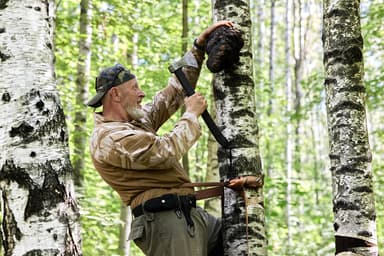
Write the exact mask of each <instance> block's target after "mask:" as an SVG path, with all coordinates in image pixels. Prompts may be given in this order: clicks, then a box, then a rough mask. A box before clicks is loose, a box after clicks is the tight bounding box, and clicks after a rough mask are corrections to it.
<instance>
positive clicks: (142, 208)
mask: <svg viewBox="0 0 384 256" xmlns="http://www.w3.org/2000/svg"><path fill="white" fill-rule="evenodd" d="M192 208H196V197H195V196H194V195H187V196H179V195H176V194H166V195H163V196H160V197H156V198H152V199H149V200H148V201H145V202H144V203H143V204H141V205H139V206H136V207H135V208H134V209H133V210H132V213H133V216H135V218H137V217H139V216H141V215H143V214H144V213H145V212H162V211H169V210H175V213H176V215H177V217H178V218H181V217H182V215H181V214H183V215H184V217H185V221H186V222H187V230H188V233H189V235H190V236H192V237H193V236H194V235H195V225H194V223H193V220H192V216H191V209H192Z"/></svg>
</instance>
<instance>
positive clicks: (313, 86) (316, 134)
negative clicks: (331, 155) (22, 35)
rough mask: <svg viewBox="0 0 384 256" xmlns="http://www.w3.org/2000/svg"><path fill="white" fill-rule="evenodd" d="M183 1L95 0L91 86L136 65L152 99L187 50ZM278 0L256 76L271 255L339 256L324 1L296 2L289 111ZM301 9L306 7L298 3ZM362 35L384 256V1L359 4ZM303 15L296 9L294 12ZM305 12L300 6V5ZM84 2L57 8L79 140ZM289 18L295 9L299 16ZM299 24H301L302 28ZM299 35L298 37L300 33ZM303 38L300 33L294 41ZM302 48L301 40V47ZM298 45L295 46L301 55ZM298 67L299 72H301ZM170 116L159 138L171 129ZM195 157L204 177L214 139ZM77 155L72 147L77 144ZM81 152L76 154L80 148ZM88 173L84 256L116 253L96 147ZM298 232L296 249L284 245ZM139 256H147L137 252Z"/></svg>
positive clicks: (260, 38) (199, 17)
mask: <svg viewBox="0 0 384 256" xmlns="http://www.w3.org/2000/svg"><path fill="white" fill-rule="evenodd" d="M181 2H182V1H173V0H167V1H157V2H156V3H154V2H153V1H148V0H143V1H124V0H109V1H101V0H94V1H93V9H92V16H93V18H92V28H93V34H92V46H91V50H92V69H91V82H90V84H89V85H88V86H89V90H90V92H91V94H94V84H93V81H94V78H95V77H96V75H97V73H98V72H99V70H100V69H102V68H103V67H106V66H111V65H113V64H114V63H116V62H119V63H121V64H123V65H126V66H127V67H129V68H131V69H132V70H133V72H134V73H135V74H136V76H137V77H138V82H139V85H140V86H141V87H142V89H143V90H144V91H145V93H146V97H145V99H144V102H148V101H149V100H150V99H151V98H152V96H153V95H154V93H155V92H157V91H158V90H160V89H161V88H162V87H163V86H164V85H165V84H166V83H167V80H168V78H169V76H170V74H169V72H168V70H167V67H168V65H169V64H170V63H171V62H172V61H173V60H175V59H177V58H179V57H180V56H181V55H182V48H181V45H182V37H181V31H182V18H181V17H182V6H181V4H182V3H181ZM271 2H272V1H253V0H251V6H252V10H251V12H252V19H253V29H252V31H253V35H252V37H253V45H254V59H255V63H254V69H255V70H254V74H255V88H256V95H255V97H256V102H257V106H256V107H257V114H258V117H257V118H258V122H259V129H260V151H261V157H262V162H263V169H264V172H265V175H266V177H265V182H266V184H265V188H264V193H265V207H266V223H267V232H268V244H269V246H268V253H269V255H297V256H298V255H333V253H334V238H333V235H334V233H333V213H332V186H331V173H330V171H329V159H328V138H327V128H326V125H327V124H326V110H325V102H324V101H325V92H324V87H323V72H324V70H323V66H322V65H323V62H322V42H321V19H322V16H321V9H322V2H321V1H318V0H315V1H309V0H305V1H303V0H302V1H294V2H295V3H296V4H297V3H298V2H301V4H302V7H301V8H302V14H303V15H302V17H301V19H302V21H301V24H302V27H303V30H302V33H303V34H302V35H303V41H302V43H303V44H302V45H303V52H304V58H303V60H302V61H303V63H302V68H301V71H300V72H301V74H300V75H301V80H300V83H299V89H300V90H299V91H297V92H298V93H297V94H296V95H299V96H300V99H301V101H300V107H299V108H298V110H297V109H296V111H292V112H289V113H288V112H287V111H286V104H287V98H286V91H285V86H284V84H285V76H284V69H285V68H286V65H289V66H288V67H289V68H290V69H291V70H292V71H293V70H294V68H295V64H297V58H293V59H292V61H291V62H290V63H286V61H285V59H284V51H285V48H284V31H285V23H284V21H283V18H282V17H283V16H284V13H285V11H286V9H285V4H284V1H276V6H275V12H276V15H275V17H276V20H275V21H274V22H273V21H271V16H270V13H271V4H270V3H271ZM296 8H298V7H297V6H296ZM361 10H362V11H361V15H362V34H363V38H364V60H365V85H366V87H367V116H368V127H369V134H370V144H371V149H372V152H373V163H372V170H373V174H374V190H375V196H376V213H377V231H378V240H379V247H380V254H384V249H383V247H384V244H383V236H384V190H383V189H382V186H380V185H382V184H384V171H383V170H384V168H383V167H384V147H383V145H382V143H380V142H382V141H383V140H384V129H383V124H382V123H383V119H384V114H383V113H384V112H383V108H384V103H383V102H384V101H383V97H384V94H383V87H384V82H383V81H384V71H383V66H384V65H383V63H382V62H383V60H384V58H383V57H384V43H383V41H382V38H383V37H384V32H383V31H384V24H383V22H382V19H383V16H384V4H383V3H382V2H381V1H380V0H372V1H367V2H366V3H362V5H361ZM294 11H295V10H294ZM296 11H297V9H296ZM79 14H80V8H79V1H75V0H66V1H59V2H58V7H57V13H56V15H57V19H56V35H55V54H56V75H57V85H58V89H59V91H60V95H61V102H62V104H63V106H64V109H65V113H66V118H67V125H68V128H69V131H70V134H71V137H72V136H73V134H74V133H76V131H75V130H74V124H73V119H74V116H73V113H74V111H75V110H80V111H86V112H87V125H86V126H87V135H89V134H90V133H91V130H92V126H93V121H92V113H93V110H92V109H89V108H86V107H85V106H84V105H77V104H76V103H75V97H76V95H75V86H76V85H75V81H76V75H77V74H76V66H77V59H78V58H77V56H78V53H79V50H78V39H79V38H80V36H81V35H79ZM291 15H294V14H293V13H292V14H291ZM188 16H189V18H188V25H189V34H188V45H189V46H191V45H192V42H193V39H194V37H196V36H197V35H198V34H199V33H200V32H201V31H202V30H203V29H204V28H205V27H207V26H208V25H209V24H211V20H212V14H211V5H210V1H207V0H194V1H189V9H188ZM298 24H299V22H298V21H297V20H296V21H295V24H294V26H293V27H294V28H295V29H296V31H297V26H298ZM271 26H273V27H274V29H275V34H274V38H273V39H272V40H273V41H274V48H273V50H274V51H275V52H274V56H275V58H274V60H273V63H272V64H273V67H274V68H273V72H274V74H273V81H272V80H271V79H270V78H271V75H270V73H269V70H270V68H271V66H270V64H271V63H270V56H271V47H270V46H271V39H270V36H269V35H270V33H271V30H270V29H271ZM135 35H137V36H138V41H137V47H138V48H137V49H138V52H137V57H138V63H137V64H138V65H137V66H135V67H131V66H132V65H131V58H132V49H133V42H134V41H133V40H132V38H133V37H134V36H135ZM293 35H294V33H293ZM291 40H292V41H293V42H295V40H297V39H295V38H294V36H292V39H291ZM296 46H297V44H296ZM295 51H297V48H292V54H293V56H296V57H297V54H296V52H295ZM293 73H294V72H293ZM211 79H212V75H211V74H210V73H209V71H208V70H207V68H206V67H205V66H204V68H203V72H202V74H201V78H200V80H199V83H198V90H199V91H200V92H202V93H203V94H204V95H206V96H207V97H209V96H210V95H211V88H210V86H211V84H210V82H211ZM176 118H177V117H174V118H173V119H172V120H170V122H167V123H166V125H165V126H164V127H163V129H162V130H161V131H160V133H161V134H163V133H165V132H166V131H169V130H170V129H172V122H173V121H174V120H175V119H176ZM288 123H295V124H299V125H298V128H297V129H298V133H297V136H296V137H295V141H297V144H296V145H297V146H296V147H295V150H294V152H293V154H294V155H295V158H294V159H295V162H294V173H293V175H292V177H291V180H290V182H291V184H292V190H291V191H290V196H291V201H290V204H291V207H290V209H291V210H290V211H289V216H290V218H289V220H290V223H289V226H290V227H291V228H290V232H288V229H287V201H286V198H287V191H286V186H287V179H286V173H285V170H286V164H287V163H286V162H287V161H286V152H285V149H286V147H285V145H286V138H287V136H286V125H287V124H288ZM202 126H203V130H204V136H202V138H201V139H200V140H199V142H198V143H197V145H195V146H194V147H193V149H192V150H191V151H190V153H189V157H190V174H191V177H192V179H193V180H195V181H202V180H203V179H204V177H205V171H206V165H207V135H208V131H207V129H206V128H205V126H204V125H202ZM70 148H71V152H73V149H74V145H73V142H72V141H70ZM72 157H73V154H72ZM85 161H86V167H85V169H84V171H83V173H84V177H85V182H84V186H83V187H82V188H78V189H77V199H78V203H79V205H80V209H81V225H82V243H83V244H82V246H83V253H84V255H118V254H119V252H118V239H119V225H120V224H121V223H120V220H119V215H120V201H119V198H118V196H117V194H116V193H115V192H113V191H112V190H111V189H110V188H109V187H108V186H107V185H106V183H105V182H104V181H102V180H101V178H100V177H99V175H98V173H97V172H96V171H95V169H94V168H93V165H92V163H91V160H90V158H89V153H88V152H87V157H86V158H85ZM288 236H291V240H292V244H291V245H290V247H291V248H288V245H287V243H286V242H285V241H286V240H287V238H288ZM132 250H133V255H140V253H139V252H138V251H137V248H132Z"/></svg>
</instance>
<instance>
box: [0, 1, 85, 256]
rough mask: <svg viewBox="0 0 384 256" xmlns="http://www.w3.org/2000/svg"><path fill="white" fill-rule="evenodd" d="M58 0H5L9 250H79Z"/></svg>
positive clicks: (1, 172) (2, 122) (2, 171)
mask: <svg viewBox="0 0 384 256" xmlns="http://www.w3.org/2000/svg"><path fill="white" fill-rule="evenodd" d="M54 10H55V7H54V2H53V1H34V0H24V1H1V2H0V26H1V28H0V31H1V37H0V45H2V46H1V50H0V51H1V52H0V56H1V62H0V73H1V74H0V85H1V87H2V88H1V99H2V100H1V101H0V108H1V111H0V115H1V118H0V127H1V129H2V131H3V132H2V133H1V143H0V147H1V153H0V154H1V157H0V187H1V194H2V234H3V239H4V241H3V245H4V255H5V256H11V255H15V256H19V255H81V245H80V225H79V211H78V208H77V205H76V202H75V199H74V191H73V180H72V174H73V173H72V171H73V170H72V166H71V164H70V161H69V151H68V134H67V130H66V127H65V117H64V113H63V109H62V107H61V105H60V100H59V97H58V93H57V91H56V84H55V70H54V63H53V60H54V55H53V31H54V25H55V24H54V19H55V17H54V15H55V13H54Z"/></svg>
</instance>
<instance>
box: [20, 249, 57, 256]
mask: <svg viewBox="0 0 384 256" xmlns="http://www.w3.org/2000/svg"><path fill="white" fill-rule="evenodd" d="M59 254H60V251H59V249H45V250H31V251H29V252H27V253H24V254H23V256H43V255H59Z"/></svg>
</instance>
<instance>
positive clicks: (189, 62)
mask: <svg viewBox="0 0 384 256" xmlns="http://www.w3.org/2000/svg"><path fill="white" fill-rule="evenodd" d="M182 67H194V68H198V67H199V64H197V60H196V58H195V56H193V54H192V52H187V53H186V54H185V55H184V56H183V58H181V59H179V60H177V61H175V62H174V63H172V64H171V65H170V66H169V67H168V70H169V71H170V72H171V73H175V71H176V70H178V69H180V68H182Z"/></svg>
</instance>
